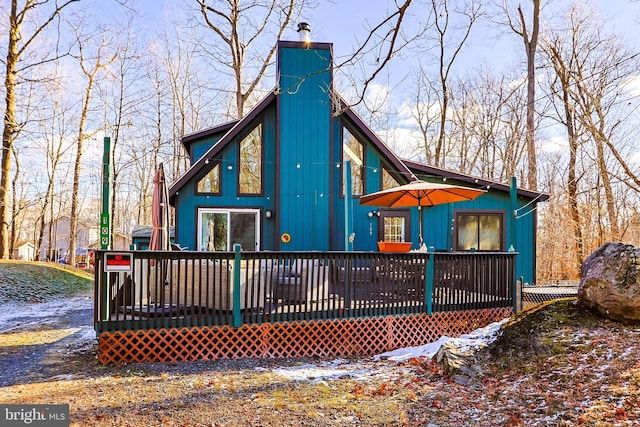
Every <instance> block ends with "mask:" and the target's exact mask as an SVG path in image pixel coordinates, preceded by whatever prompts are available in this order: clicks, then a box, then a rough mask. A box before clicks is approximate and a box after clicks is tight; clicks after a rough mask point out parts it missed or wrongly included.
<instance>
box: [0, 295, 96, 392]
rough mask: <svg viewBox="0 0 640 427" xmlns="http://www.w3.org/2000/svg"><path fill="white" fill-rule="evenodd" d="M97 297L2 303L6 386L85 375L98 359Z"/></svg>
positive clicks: (1, 362) (0, 359) (0, 374)
mask: <svg viewBox="0 0 640 427" xmlns="http://www.w3.org/2000/svg"><path fill="white" fill-rule="evenodd" d="M91 298H92V296H91V295H81V296H77V297H72V298H65V299H62V300H56V301H53V302H49V303H44V304H3V305H0V387H7V386H12V385H16V384H27V383H33V382H38V381H43V380H48V379H51V378H60V379H71V378H76V377H79V376H82V375H84V374H83V372H87V370H84V369H82V366H81V365H85V366H86V365H87V364H94V363H95V361H94V359H93V358H92V357H90V355H89V353H90V352H93V351H95V345H96V344H95V339H94V338H95V333H94V332H93V326H92V324H93V307H92V302H91V301H92V300H91Z"/></svg>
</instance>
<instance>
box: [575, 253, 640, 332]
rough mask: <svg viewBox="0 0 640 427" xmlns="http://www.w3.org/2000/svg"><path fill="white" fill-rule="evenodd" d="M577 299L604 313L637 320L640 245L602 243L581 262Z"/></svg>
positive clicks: (639, 285) (616, 317)
mask: <svg viewBox="0 0 640 427" xmlns="http://www.w3.org/2000/svg"><path fill="white" fill-rule="evenodd" d="M578 301H579V302H580V303H581V304H582V305H584V306H585V307H587V308H589V309H592V310H594V311H596V312H598V313H600V314H601V315H603V316H604V317H607V318H609V319H613V320H618V321H621V322H625V323H637V322H640V248H637V247H635V246H632V245H625V244H624V243H620V242H613V243H605V244H604V245H602V246H601V247H600V248H598V249H597V250H596V251H595V252H593V253H592V254H591V255H589V258H587V259H586V260H585V261H584V263H583V264H582V279H581V280H580V285H579V287H578Z"/></svg>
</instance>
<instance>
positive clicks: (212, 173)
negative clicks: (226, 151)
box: [196, 163, 220, 194]
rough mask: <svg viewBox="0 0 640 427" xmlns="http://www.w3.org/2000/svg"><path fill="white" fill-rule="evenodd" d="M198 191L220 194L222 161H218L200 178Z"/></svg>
mask: <svg viewBox="0 0 640 427" xmlns="http://www.w3.org/2000/svg"><path fill="white" fill-rule="evenodd" d="M196 192H197V193H200V194H220V163H216V164H215V165H214V166H213V167H212V168H211V170H209V172H207V174H206V175H205V176H203V177H202V178H200V180H199V181H198V186H197V188H196Z"/></svg>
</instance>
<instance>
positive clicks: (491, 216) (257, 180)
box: [134, 41, 548, 282]
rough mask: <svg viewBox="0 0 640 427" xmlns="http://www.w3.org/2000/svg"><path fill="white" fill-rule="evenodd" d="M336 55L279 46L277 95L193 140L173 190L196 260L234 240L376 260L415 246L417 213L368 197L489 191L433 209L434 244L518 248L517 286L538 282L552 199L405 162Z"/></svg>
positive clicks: (313, 47) (182, 238) (427, 228)
mask: <svg viewBox="0 0 640 427" xmlns="http://www.w3.org/2000/svg"><path fill="white" fill-rule="evenodd" d="M332 50H333V48H332V44H329V43H305V42H290V41H281V42H279V44H278V65H277V75H278V76H279V81H278V83H277V86H276V89H274V90H273V91H271V92H270V93H269V94H268V95H267V96H266V97H265V98H264V99H263V100H262V101H261V102H259V103H258V104H257V105H256V106H255V107H254V108H253V109H252V110H251V111H250V112H249V113H248V114H247V115H246V116H245V117H243V118H242V119H240V120H238V121H234V122H231V123H225V124H222V125H220V126H217V127H214V128H211V129H205V130H203V131H200V132H197V133H194V134H191V135H186V136H184V137H183V139H182V143H183V145H184V146H185V148H186V150H187V151H188V153H189V155H190V158H191V167H190V168H189V169H188V170H187V171H186V172H185V173H184V174H183V175H182V176H181V177H180V178H179V179H178V180H177V181H176V182H175V183H174V184H173V185H172V186H171V188H170V190H169V191H170V198H171V204H172V205H173V206H174V207H175V217H176V219H175V224H176V230H175V233H176V234H175V236H176V239H175V240H176V242H177V243H179V244H180V245H181V246H185V247H188V248H190V249H192V250H198V251H201V250H224V251H228V250H231V249H232V246H233V244H234V243H236V242H239V243H241V245H242V248H243V249H244V250H270V251H279V250H286V251H289V250H291V251H313V250H317V251H329V250H337V251H342V250H358V251H376V250H377V242H378V241H380V240H401V241H411V242H413V247H414V248H417V246H418V244H417V242H418V230H419V227H418V220H419V219H418V218H419V215H418V209H417V208H406V209H385V208H379V209H372V208H371V207H370V206H360V205H359V204H358V198H359V196H360V195H363V194H368V193H372V192H375V191H379V190H381V189H383V188H389V187H392V186H396V185H399V184H405V183H407V182H409V181H410V180H412V179H414V178H415V177H419V178H422V179H424V180H430V181H439V182H442V181H443V180H446V182H447V183H450V184H460V185H467V186H473V187H483V188H485V189H488V192H487V193H486V194H484V195H482V196H480V197H478V198H477V199H476V200H474V201H469V202H464V203H455V204H449V205H441V206H435V207H432V208H426V209H425V212H424V234H425V236H424V240H425V243H426V245H427V246H429V247H432V248H434V249H435V250H447V251H449V250H470V249H471V248H473V250H491V251H507V250H508V249H509V248H510V246H513V249H515V250H516V251H518V252H519V254H520V255H519V256H518V260H517V266H516V274H517V276H518V277H519V276H522V277H523V278H524V280H525V281H526V282H533V281H535V239H536V213H535V208H536V204H537V203H538V202H540V201H544V200H546V199H547V198H548V196H547V195H546V194H543V193H537V192H532V191H525V190H521V189H518V190H515V189H514V190H513V191H512V190H511V189H510V187H509V186H506V185H503V184H498V183H494V182H490V181H487V180H483V179H479V178H475V177H470V176H466V175H462V174H459V173H456V172H452V171H447V170H442V169H437V168H433V167H429V166H427V165H423V164H419V163H415V162H410V161H405V160H402V159H400V158H398V157H397V156H396V155H395V154H394V153H393V152H391V150H389V148H388V147H387V146H386V145H385V144H384V143H383V142H382V141H381V140H380V138H379V137H378V136H377V135H376V134H375V133H374V132H373V131H372V130H371V129H370V128H369V127H368V126H367V125H366V124H365V123H364V122H363V120H362V119H361V118H360V117H359V116H358V115H357V114H356V113H355V112H354V111H353V110H351V109H349V108H344V103H343V101H342V100H341V98H340V97H339V96H338V95H337V94H335V93H334V92H333V73H332V70H333V68H332V67H333V60H332ZM347 160H348V161H350V164H351V179H350V181H351V184H352V185H351V194H352V197H351V199H350V200H349V199H347V200H346V202H345V196H344V194H345V186H344V178H343V175H344V171H345V170H348V169H349V168H348V167H345V165H346V163H345V161H347ZM347 191H348V190H347ZM345 212H347V213H348V215H345ZM514 212H516V213H517V214H518V215H517V216H514V215H513V213H514ZM134 240H135V239H134Z"/></svg>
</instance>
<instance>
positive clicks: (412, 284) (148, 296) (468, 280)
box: [95, 249, 516, 331]
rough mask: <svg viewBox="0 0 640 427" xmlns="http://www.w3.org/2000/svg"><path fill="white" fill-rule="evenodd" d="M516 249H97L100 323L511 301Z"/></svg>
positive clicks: (114, 325)
mask: <svg viewBox="0 0 640 427" xmlns="http://www.w3.org/2000/svg"><path fill="white" fill-rule="evenodd" d="M515 256H516V253H513V252H509V253H486V252H476V253H380V252H304V253H302V252H241V251H240V250H239V249H238V250H237V251H236V252H187V251H167V252H160V251H158V252H156V251H130V252H126V251H125V252H118V253H115V252H106V251H98V252H97V253H96V258H95V260H96V266H95V267H96V268H95V279H96V280H95V283H96V287H95V327H96V330H97V331H117V330H133V329H147V328H181V327H190V326H213V325H229V326H232V327H240V326H242V325H245V324H256V323H257V324H259V323H264V322H288V321H299V320H314V319H337V318H340V319H342V318H358V317H370V316H386V315H399V314H411V313H429V314H430V313H432V312H437V311H453V310H466V309H479V308H492V307H509V306H513V304H514V298H513V295H514V286H515V273H514V265H515ZM116 259H117V260H119V261H118V262H116V261H114V260H116ZM112 261H113V262H112Z"/></svg>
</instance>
